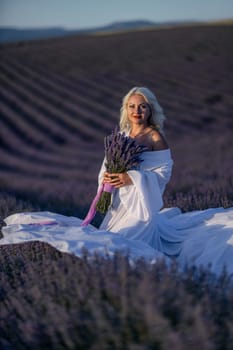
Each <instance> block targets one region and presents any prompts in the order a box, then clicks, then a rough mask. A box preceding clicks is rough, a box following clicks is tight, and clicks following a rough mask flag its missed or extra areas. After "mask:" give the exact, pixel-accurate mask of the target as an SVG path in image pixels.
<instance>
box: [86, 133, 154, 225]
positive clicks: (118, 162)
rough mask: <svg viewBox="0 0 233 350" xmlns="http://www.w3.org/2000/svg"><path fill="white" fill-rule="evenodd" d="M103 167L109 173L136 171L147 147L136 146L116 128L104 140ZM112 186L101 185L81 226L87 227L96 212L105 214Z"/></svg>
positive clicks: (109, 202)
mask: <svg viewBox="0 0 233 350" xmlns="http://www.w3.org/2000/svg"><path fill="white" fill-rule="evenodd" d="M104 148H105V159H106V162H105V167H106V170H107V172H109V173H124V172H126V171H128V170H132V169H137V168H138V166H139V164H140V163H141V162H142V159H141V157H140V156H141V153H142V152H144V151H146V150H147V147H145V146H142V145H137V144H136V142H135V140H133V139H132V138H130V137H129V136H126V134H125V133H124V132H122V133H121V132H119V130H118V128H115V130H114V131H113V132H112V133H111V134H110V135H109V136H106V137H105V138H104ZM112 191H113V186H111V185H110V184H102V185H101V187H100V190H99V192H98V193H97V195H96V197H95V198H94V200H93V202H92V204H91V207H90V209H89V212H88V214H87V216H86V218H85V219H84V221H83V223H82V226H86V225H88V224H89V223H90V222H91V220H92V219H93V217H94V215H95V213H96V211H99V212H100V213H102V214H106V212H107V211H108V208H109V206H110V204H111V196H112Z"/></svg>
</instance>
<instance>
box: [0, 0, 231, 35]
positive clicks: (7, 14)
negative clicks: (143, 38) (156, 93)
mask: <svg viewBox="0 0 233 350" xmlns="http://www.w3.org/2000/svg"><path fill="white" fill-rule="evenodd" d="M227 18H233V0H0V26H13V27H17V28H32V27H33V28H45V27H64V28H67V29H82V28H93V27H99V26H103V25H108V24H110V23H112V22H119V21H129V20H138V19H142V20H150V21H153V22H164V21H177V20H201V21H203V20H218V19H227Z"/></svg>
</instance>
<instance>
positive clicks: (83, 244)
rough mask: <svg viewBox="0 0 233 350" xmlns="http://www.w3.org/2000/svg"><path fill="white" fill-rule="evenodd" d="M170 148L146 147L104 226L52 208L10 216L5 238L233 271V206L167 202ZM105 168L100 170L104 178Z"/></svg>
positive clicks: (116, 193) (117, 193)
mask: <svg viewBox="0 0 233 350" xmlns="http://www.w3.org/2000/svg"><path fill="white" fill-rule="evenodd" d="M172 165H173V161H172V158H171V153H170V150H169V149H167V150H162V151H150V152H149V151H148V152H144V153H143V162H142V163H141V165H140V169H139V170H130V171H129V172H128V174H129V176H130V177H131V179H132V182H133V185H129V186H124V187H122V188H120V189H119V190H114V192H113V195H112V203H111V207H110V209H109V211H108V213H107V214H106V216H105V218H104V220H103V222H102V224H101V226H100V228H99V229H97V228H95V227H94V226H92V225H88V226H86V227H82V226H81V223H82V220H80V219H79V218H75V217H67V216H64V215H60V214H56V213H51V212H31V213H18V214H13V215H11V216H9V217H7V218H6V219H5V220H4V221H5V223H6V226H4V227H3V228H2V233H3V236H4V237H3V238H2V239H1V240H0V244H9V243H20V242H25V241H32V240H33V241H35V240H37V241H38V240H39V241H45V242H47V243H49V244H51V245H53V246H54V247H55V248H57V249H59V250H61V251H63V252H70V253H73V254H75V255H77V256H81V255H82V254H83V248H86V249H87V250H88V251H89V253H90V254H92V253H93V252H98V253H100V254H106V253H108V255H110V256H111V255H112V254H114V252H115V251H121V252H122V253H124V254H127V255H129V257H130V259H131V260H134V259H137V258H140V257H143V258H145V259H146V260H148V261H150V262H155V261H156V260H157V259H158V258H159V259H160V258H165V259H166V260H169V257H175V258H176V259H177V261H178V263H179V264H180V266H181V267H183V266H185V265H186V264H195V265H202V266H205V267H208V266H209V264H211V269H212V271H213V272H215V273H217V274H221V272H222V270H223V268H224V267H225V268H226V269H227V271H228V273H229V274H232V275H233V208H229V209H223V208H212V209H207V210H203V211H192V212H189V213H185V214H184V213H181V211H180V210H179V209H178V208H165V209H162V210H161V208H162V207H163V199H162V196H163V192H164V189H165V187H166V184H167V183H168V181H169V179H170V176H171V172H172ZM104 171H105V167H104V163H103V165H102V167H101V170H100V173H99V184H100V183H101V181H102V177H103V173H104Z"/></svg>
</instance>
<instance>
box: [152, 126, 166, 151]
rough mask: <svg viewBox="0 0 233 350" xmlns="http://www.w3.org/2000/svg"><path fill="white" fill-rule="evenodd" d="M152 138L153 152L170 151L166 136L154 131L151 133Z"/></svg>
mask: <svg viewBox="0 0 233 350" xmlns="http://www.w3.org/2000/svg"><path fill="white" fill-rule="evenodd" d="M150 136H151V148H152V150H153V151H161V150H164V149H168V148H169V146H168V143H167V141H166V139H165V138H164V136H163V135H162V134H161V133H160V132H159V131H158V130H156V129H152V130H151V132H150Z"/></svg>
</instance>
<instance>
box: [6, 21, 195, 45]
mask: <svg viewBox="0 0 233 350" xmlns="http://www.w3.org/2000/svg"><path fill="white" fill-rule="evenodd" d="M192 23H198V22H194V21H188V22H185V21H183V22H182V21H177V22H175V21H172V22H157V23H156V22H151V21H146V20H137V21H124V22H113V23H110V24H109V25H106V26H101V27H93V28H88V29H73V30H69V29H65V28H62V27H54V28H29V29H20V28H13V27H0V43H4V42H16V41H27V40H36V39H45V38H55V37H64V36H69V35H74V34H90V33H99V32H118V31H128V30H136V29H142V28H154V27H164V26H168V25H169V26H177V25H179V26H180V25H185V24H192Z"/></svg>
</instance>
